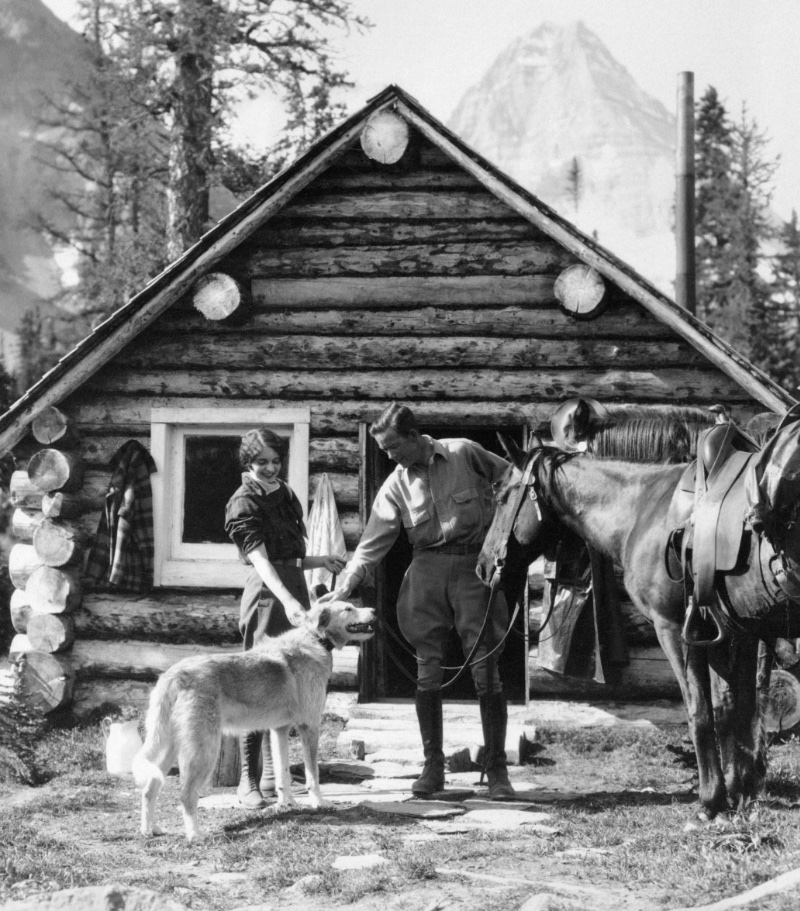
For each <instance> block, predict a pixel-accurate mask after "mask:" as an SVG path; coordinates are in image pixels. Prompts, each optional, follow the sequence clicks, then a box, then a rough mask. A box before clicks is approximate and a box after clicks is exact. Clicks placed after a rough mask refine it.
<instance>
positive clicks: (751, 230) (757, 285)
mask: <svg viewBox="0 0 800 911" xmlns="http://www.w3.org/2000/svg"><path fill="white" fill-rule="evenodd" d="M767 146H768V140H767V138H766V136H765V135H764V133H763V132H762V131H761V130H759V128H758V125H757V124H756V123H755V121H753V120H752V119H750V118H749V116H748V114H747V110H746V108H743V109H742V114H741V119H740V121H739V122H738V123H736V124H734V123H733V122H732V121H731V120H730V119H729V117H728V115H727V112H726V110H725V107H724V105H723V104H722V103H721V102H720V100H719V97H718V96H717V93H716V90H714V89H713V88H711V87H710V88H709V89H708V90H707V91H706V93H705V95H704V96H703V98H702V99H701V101H700V103H699V105H698V112H697V123H696V137H695V149H696V162H695V172H696V245H695V248H696V257H697V300H698V316H700V317H701V319H703V320H704V321H705V322H706V323H708V325H709V326H710V327H711V328H712V329H714V331H715V332H716V333H717V334H718V335H720V336H721V337H722V338H724V339H725V340H726V341H728V342H729V343H730V344H731V345H733V346H734V347H735V348H736V349H737V350H739V351H740V352H741V353H742V354H744V355H745V356H748V357H752V358H753V360H755V361H756V363H763V362H765V354H764V350H763V349H764V345H766V342H765V339H766V338H767V337H768V334H769V331H771V330H770V328H769V325H768V324H769V320H770V318H771V317H770V314H769V312H768V308H767V301H768V297H769V289H768V286H767V282H766V279H765V275H764V272H765V270H764V266H765V261H766V254H765V252H764V244H765V243H766V242H767V241H768V240H769V239H770V238H771V236H772V229H771V226H770V220H769V205H770V200H771V195H772V178H773V176H774V173H775V169H776V167H777V159H771V158H770V157H769V156H768V154H767Z"/></svg>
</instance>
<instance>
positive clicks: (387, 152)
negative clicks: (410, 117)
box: [361, 111, 408, 164]
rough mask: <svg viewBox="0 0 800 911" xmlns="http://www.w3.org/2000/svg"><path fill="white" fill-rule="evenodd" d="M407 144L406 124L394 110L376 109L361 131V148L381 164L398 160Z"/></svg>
mask: <svg viewBox="0 0 800 911" xmlns="http://www.w3.org/2000/svg"><path fill="white" fill-rule="evenodd" d="M407 146H408V124H407V123H406V121H405V120H404V119H403V118H402V117H401V116H400V115H399V114H395V113H394V111H378V113H377V114H373V115H372V117H370V118H369V120H368V121H367V123H366V126H365V127H364V129H363V130H362V131H361V148H362V149H363V150H364V152H365V153H366V155H367V157H368V158H372V159H373V160H374V161H379V162H380V163H381V164H394V163H395V162H396V161H400V159H401V158H402V157H403V152H405V150H406V148H407Z"/></svg>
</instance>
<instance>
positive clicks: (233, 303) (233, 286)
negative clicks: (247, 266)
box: [192, 272, 246, 321]
mask: <svg viewBox="0 0 800 911" xmlns="http://www.w3.org/2000/svg"><path fill="white" fill-rule="evenodd" d="M192 303H193V304H194V306H195V308H196V309H197V310H199V311H200V313H202V314H203V316H204V317H205V318H206V319H209V320H215V321H217V320H222V319H227V317H229V316H232V315H233V314H234V313H236V312H237V310H239V309H240V308H241V307H243V306H244V305H245V304H246V294H245V291H244V289H243V288H242V286H241V285H240V284H239V283H238V282H237V281H236V279H234V278H231V276H230V275H226V274H225V273H224V272H209V273H208V275H204V276H203V277H202V278H199V279H198V280H197V281H196V282H195V285H194V288H193V290H192Z"/></svg>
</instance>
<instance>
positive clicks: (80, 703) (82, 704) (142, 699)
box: [70, 677, 153, 718]
mask: <svg viewBox="0 0 800 911" xmlns="http://www.w3.org/2000/svg"><path fill="white" fill-rule="evenodd" d="M152 691H153V682H152V680H124V679H122V680H121V679H112V678H110V677H86V678H81V679H78V680H76V681H75V689H74V692H73V696H72V704H71V705H70V710H71V711H72V713H73V714H74V715H75V716H76V717H77V718H85V717H86V716H87V715H90V714H96V713H97V710H98V709H100V708H102V710H103V711H104V712H110V711H113V710H114V709H128V710H133V711H136V712H138V713H139V716H140V717H141V718H143V717H144V715H145V713H146V712H147V704H148V701H149V699H150V693H151V692H152Z"/></svg>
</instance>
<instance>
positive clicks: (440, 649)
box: [397, 550, 508, 695]
mask: <svg viewBox="0 0 800 911" xmlns="http://www.w3.org/2000/svg"><path fill="white" fill-rule="evenodd" d="M477 558H478V554H477V553H476V552H474V553H469V554H445V553H441V552H440V553H436V552H431V551H425V550H419V551H415V552H414V557H413V559H412V561H411V565H410V566H409V568H408V570H407V572H406V574H405V577H404V579H403V584H402V585H401V587H400V594H399V596H398V599H397V619H398V623H399V626H400V631H401V632H402V634H403V635H404V636H405V638H406V639H407V640H408V641H409V642H410V643H411V645H412V646H413V647H414V650H415V651H416V656H417V685H418V687H419V688H420V689H423V690H433V689H439V688H440V687H441V684H442V679H443V676H444V673H443V671H442V664H443V663H444V656H445V650H446V647H447V637H448V635H449V633H450V630H452V629H453V628H454V627H455V629H456V631H457V632H458V635H459V637H460V639H461V646H462V649H463V651H464V657H466V656H467V655H468V654H469V653H470V651H471V650H472V647H473V646H474V644H475V642H476V640H477V639H478V636H479V634H480V630H481V626H482V625H483V620H484V617H485V615H486V607H487V605H488V603H489V588H487V586H485V585H484V584H483V583H482V582H481V581H480V579H479V578H478V577H477V575H476V574H475V565H476V563H477ZM492 615H493V616H492V622H490V623H489V624H488V625H487V628H486V633H485V634H484V637H483V641H482V642H481V644H480V646H479V647H478V650H477V652H476V654H475V655H474V657H473V659H472V660H473V662H475V661H477V660H478V659H479V658H481V657H482V656H484V655H486V653H487V651H489V650H490V649H492V648H494V646H496V645H497V643H498V642H500V640H501V639H502V638H503V636H504V635H505V633H506V630H507V627H508V607H507V605H506V600H505V598H504V597H503V594H502V593H501V592H499V591H498V593H497V596H496V597H495V602H494V607H493V609H492ZM501 652H502V648H501V649H499V650H498V651H497V652H495V653H494V655H493V656H492V659H490V660H489V661H481V662H480V663H478V664H474V666H473V667H471V668H470V671H471V673H472V679H473V680H474V682H475V689H476V690H477V692H478V695H484V694H485V693H487V692H492V693H496V692H500V690H501V689H502V687H501V684H500V677H499V674H498V661H497V659H498V658H499V656H500V653H501ZM487 665H490V666H491V668H492V685H491V686H490V687H487V685H486V679H487V678H486V667H487Z"/></svg>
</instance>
